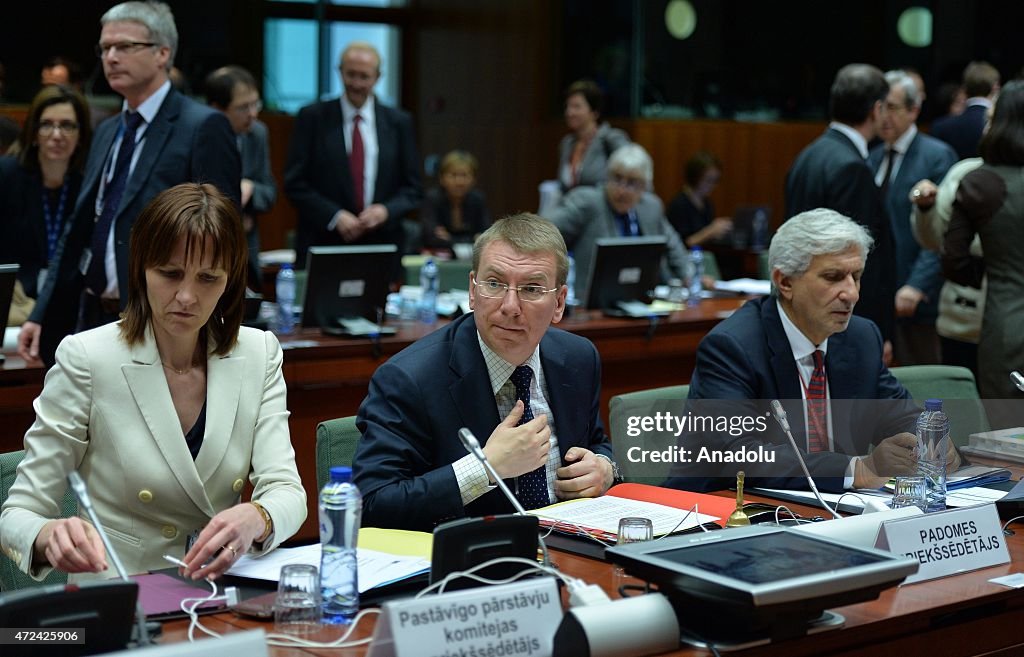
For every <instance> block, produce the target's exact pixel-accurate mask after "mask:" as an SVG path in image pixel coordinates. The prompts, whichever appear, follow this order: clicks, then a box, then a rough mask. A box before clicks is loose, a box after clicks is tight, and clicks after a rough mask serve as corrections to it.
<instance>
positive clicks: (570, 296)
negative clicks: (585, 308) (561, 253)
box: [565, 255, 579, 308]
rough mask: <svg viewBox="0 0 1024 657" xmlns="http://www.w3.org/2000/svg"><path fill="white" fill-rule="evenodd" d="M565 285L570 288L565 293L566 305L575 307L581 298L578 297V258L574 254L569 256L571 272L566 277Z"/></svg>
mask: <svg viewBox="0 0 1024 657" xmlns="http://www.w3.org/2000/svg"><path fill="white" fill-rule="evenodd" d="M565 285H566V287H568V288H569V291H568V292H567V293H566V295H565V305H566V306H567V307H569V308H572V307H575V306H576V304H577V303H579V299H577V298H576V258H574V257H572V255H570V256H569V272H568V274H567V275H566V277H565Z"/></svg>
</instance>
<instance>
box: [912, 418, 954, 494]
mask: <svg viewBox="0 0 1024 657" xmlns="http://www.w3.org/2000/svg"><path fill="white" fill-rule="evenodd" d="M951 449H953V446H952V445H951V444H950V440H949V418H948V417H946V414H945V413H943V412H942V400H941V399H928V400H925V402H924V412H923V413H921V415H920V416H918V418H917V474H919V475H920V476H922V477H924V484H925V501H926V506H925V511H926V512H930V511H942V510H944V509H945V508H946V455H947V454H948V453H949V450H951Z"/></svg>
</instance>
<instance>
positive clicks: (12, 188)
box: [0, 157, 82, 299]
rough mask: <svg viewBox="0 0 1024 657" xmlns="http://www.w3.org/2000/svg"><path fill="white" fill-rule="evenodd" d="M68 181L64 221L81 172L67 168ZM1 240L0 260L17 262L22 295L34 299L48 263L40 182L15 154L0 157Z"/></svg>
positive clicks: (73, 199)
mask: <svg viewBox="0 0 1024 657" xmlns="http://www.w3.org/2000/svg"><path fill="white" fill-rule="evenodd" d="M67 183H68V190H67V200H66V201H65V203H66V205H65V208H64V211H65V213H66V215H65V217H62V218H61V220H62V221H65V222H66V221H67V217H69V216H70V215H71V211H72V210H73V209H74V206H75V199H77V198H78V190H79V188H81V186H82V175H81V174H80V173H75V172H73V171H69V172H68V177H67ZM51 209H52V211H53V212H56V211H57V204H56V203H53V204H51ZM65 225H66V224H65ZM62 228H63V227H62ZM0 240H2V241H3V246H2V247H0V262H3V263H10V262H14V263H17V264H18V265H19V269H18V280H19V281H21V285H22V287H23V288H24V289H25V294H27V295H28V296H30V297H32V298H33V299H35V298H36V297H38V296H39V272H40V270H42V269H44V268H46V267H47V265H48V262H49V253H48V252H47V251H48V249H49V245H48V242H47V237H46V219H45V217H44V216H43V197H42V183H41V181H40V178H39V176H38V175H35V174H33V173H31V172H30V171H28V170H26V169H24V168H22V167H21V166H20V165H19V164H18V160H17V159H16V158H14V157H2V158H0Z"/></svg>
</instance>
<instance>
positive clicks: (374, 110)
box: [284, 42, 421, 278]
mask: <svg viewBox="0 0 1024 657" xmlns="http://www.w3.org/2000/svg"><path fill="white" fill-rule="evenodd" d="M380 64H381V62H380V54H379V53H378V52H377V50H376V49H375V48H374V47H373V46H372V45H370V44H369V43H363V42H353V43H350V44H349V45H348V46H347V47H346V48H345V50H344V51H342V53H341V63H340V66H339V70H340V72H341V82H342V84H343V85H344V87H345V93H343V94H342V95H341V98H332V99H330V100H325V101H322V102H317V103H313V104H312V105H307V106H306V107H303V108H302V109H301V110H300V111H299V115H298V116H297V117H296V119H295V131H294V132H293V133H292V140H291V144H290V146H289V150H288V164H287V166H286V169H285V174H284V192H285V194H286V195H287V196H288V200H289V201H291V202H292V205H294V206H295V209H296V210H297V211H298V213H299V223H298V226H297V228H296V231H295V264H296V266H297V267H298V268H300V269H301V268H304V267H305V266H306V252H307V251H308V250H309V247H311V246H322V245H337V244H394V245H396V246H397V247H398V253H399V254H401V253H403V252H404V250H405V249H404V246H405V232H404V229H403V227H402V218H403V217H405V216H406V215H407V214H409V212H411V211H412V210H414V209H415V208H418V207H419V203H420V196H421V182H420V164H419V161H420V160H419V155H418V154H417V151H416V137H415V135H414V134H413V129H412V119H411V118H410V117H409V115H408V114H407V113H405V112H403V111H402V110H399V109H395V108H393V107H387V106H386V105H384V104H382V103H379V102H377V98H376V96H375V95H374V93H373V87H374V85H376V84H377V81H378V80H379V79H380V76H381V72H380ZM392 276H398V277H399V278H401V275H400V263H399V262H397V259H396V262H395V271H394V272H392Z"/></svg>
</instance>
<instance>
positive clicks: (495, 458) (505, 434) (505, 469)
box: [484, 400, 551, 483]
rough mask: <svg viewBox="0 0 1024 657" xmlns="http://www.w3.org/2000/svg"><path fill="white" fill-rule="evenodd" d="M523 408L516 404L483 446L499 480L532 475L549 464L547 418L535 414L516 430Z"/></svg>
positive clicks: (549, 442) (549, 430) (518, 403)
mask: <svg viewBox="0 0 1024 657" xmlns="http://www.w3.org/2000/svg"><path fill="white" fill-rule="evenodd" d="M525 409H526V407H525V406H523V402H522V400H520V401H517V402H516V405H515V406H513V407H512V410H511V411H510V412H509V414H508V416H507V417H506V418H505V419H504V420H502V422H501V424H499V425H498V426H497V427H495V429H494V431H493V432H491V435H490V437H489V438H488V439H487V444H486V445H485V446H484V455H485V456H486V457H487V460H488V461H490V463H491V466H492V467H493V468H494V470H495V472H497V473H498V475H499V476H500V477H501V478H502V479H508V478H509V477H518V476H519V475H522V474H526V473H527V472H533V471H534V470H536V469H537V468H539V467H540V466H542V465H544V464H545V463H547V461H548V451H549V450H550V448H551V429H549V428H548V417H547V415H538V416H537V417H535V418H533V419H532V420H530V421H529V422H527V423H525V424H523V425H521V426H518V427H517V426H516V424H517V423H518V422H519V418H521V417H523V413H524V412H525ZM491 483H494V482H491Z"/></svg>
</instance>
